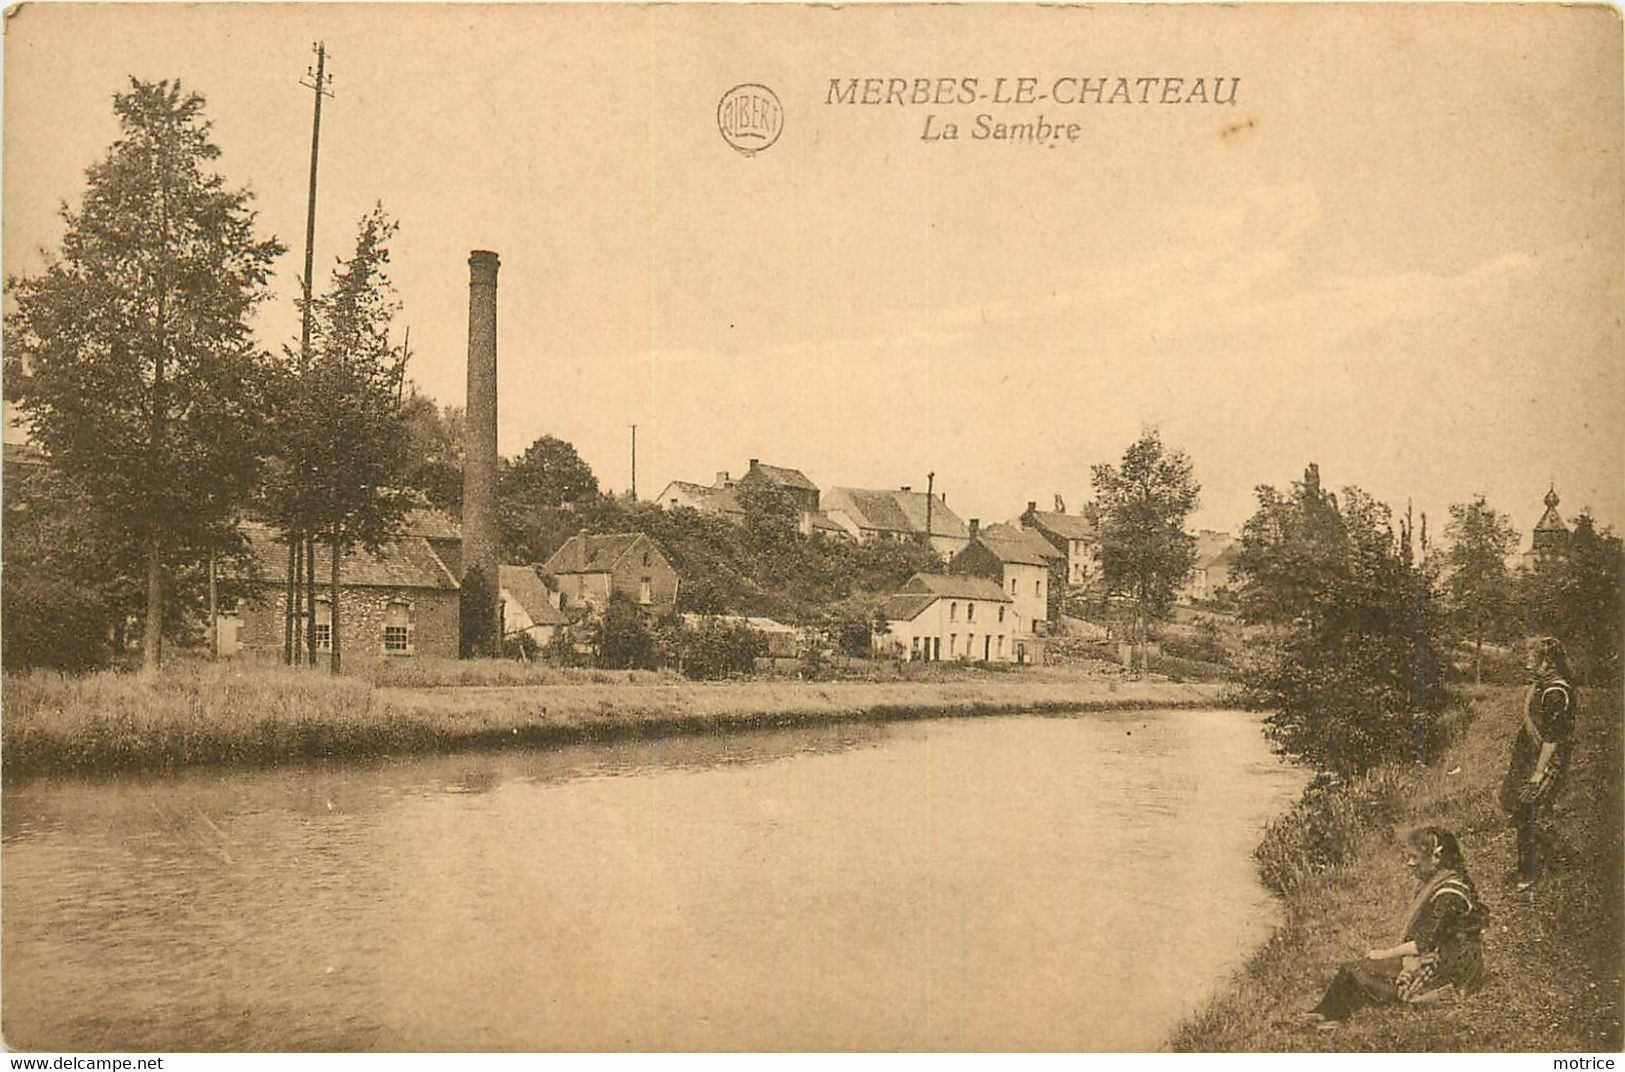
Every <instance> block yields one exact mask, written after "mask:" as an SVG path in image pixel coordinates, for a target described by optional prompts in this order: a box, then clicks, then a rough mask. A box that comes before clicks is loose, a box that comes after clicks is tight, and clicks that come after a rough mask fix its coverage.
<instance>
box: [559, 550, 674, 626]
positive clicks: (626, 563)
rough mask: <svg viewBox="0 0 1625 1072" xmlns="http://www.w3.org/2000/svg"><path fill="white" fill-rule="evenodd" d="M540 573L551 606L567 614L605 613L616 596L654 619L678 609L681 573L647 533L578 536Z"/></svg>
mask: <svg viewBox="0 0 1625 1072" xmlns="http://www.w3.org/2000/svg"><path fill="white" fill-rule="evenodd" d="M540 573H541V575H542V578H543V581H544V583H545V584H546V585H547V589H548V592H549V596H550V602H551V603H552V604H553V606H554V608H555V609H556V610H559V611H562V612H564V613H566V614H568V613H569V612H570V611H571V610H574V609H577V608H581V607H590V608H592V609H593V610H597V611H602V610H603V609H604V608H605V607H607V606H608V605H609V601H610V597H611V596H613V595H616V594H619V595H624V596H626V597H627V598H628V599H630V600H631V601H632V602H633V603H636V604H637V605H638V606H640V607H642V608H643V609H644V610H645V611H647V612H648V613H650V614H654V615H666V614H670V613H672V612H673V611H674V610H676V608H677V586H678V578H677V571H676V570H675V569H673V568H672V565H671V562H670V561H669V560H668V559H667V558H666V556H665V553H664V552H662V551H661V550H660V548H659V547H658V546H656V544H655V542H654V541H653V540H651V539H649V537H647V536H645V535H644V534H643V533H641V532H625V533H617V534H613V535H607V536H596V535H588V534H586V533H580V534H578V535H575V536H572V537H570V538H569V539H568V540H565V541H564V545H563V546H562V547H560V548H559V549H558V550H557V551H555V552H553V555H552V557H550V558H549V559H548V560H547V561H546V562H544V563H543V564H542V566H541V568H540Z"/></svg>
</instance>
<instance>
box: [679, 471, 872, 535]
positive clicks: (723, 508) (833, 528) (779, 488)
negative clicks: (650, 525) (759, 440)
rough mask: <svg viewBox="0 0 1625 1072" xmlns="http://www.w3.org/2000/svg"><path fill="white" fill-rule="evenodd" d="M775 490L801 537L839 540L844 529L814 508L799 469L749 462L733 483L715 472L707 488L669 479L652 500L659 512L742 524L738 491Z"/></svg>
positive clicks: (814, 492)
mask: <svg viewBox="0 0 1625 1072" xmlns="http://www.w3.org/2000/svg"><path fill="white" fill-rule="evenodd" d="M753 487H755V488H764V489H770V490H772V491H776V492H778V493H779V494H781V495H782V496H783V497H784V500H785V502H786V503H788V504H789V506H790V508H791V510H792V511H794V513H795V515H796V528H797V529H798V530H799V531H800V532H801V534H802V535H804V536H823V537H829V538H834V539H842V538H846V537H847V536H848V533H847V530H846V529H845V528H844V527H843V526H841V525H839V524H837V523H836V522H835V521H833V520H831V518H830V517H829V515H827V514H825V513H824V512H823V511H821V510H820V509H819V508H818V500H819V497H820V493H819V490H818V485H817V484H814V483H813V482H812V481H811V480H810V479H808V477H807V474H806V473H803V472H802V471H801V470H800V469H790V468H788V467H786V466H782V465H766V464H764V463H763V462H762V460H761V459H760V458H752V459H751V460H750V468H749V469H747V470H746V472H745V475H744V476H742V477H740V478H739V479H737V480H735V479H734V478H733V477H732V476H730V475H729V474H728V472H727V470H719V471H718V472H717V475H716V480H715V481H714V482H713V483H711V484H710V485H705V484H693V483H690V482H688V481H686V480H673V481H672V482H671V483H669V484H667V485H666V487H665V490H663V491H662V492H661V493H660V496H659V498H657V499H656V500H655V502H656V503H658V504H659V505H660V507H661V508H662V509H665V510H677V509H681V508H684V507H686V508H688V509H690V510H698V511H699V512H700V513H702V514H713V515H716V516H720V517H726V518H727V519H728V520H730V521H736V522H738V521H744V520H745V518H746V517H747V516H749V511H748V510H747V509H746V507H745V500H743V499H741V498H740V494H739V493H740V492H741V491H748V490H749V489H751V488H753Z"/></svg>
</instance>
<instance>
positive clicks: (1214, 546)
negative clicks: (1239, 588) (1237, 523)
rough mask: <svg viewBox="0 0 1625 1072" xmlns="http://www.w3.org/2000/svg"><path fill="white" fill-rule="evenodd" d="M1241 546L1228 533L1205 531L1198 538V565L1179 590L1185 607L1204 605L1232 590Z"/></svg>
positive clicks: (1180, 598) (1195, 564) (1197, 535)
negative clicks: (1196, 604) (1198, 603)
mask: <svg viewBox="0 0 1625 1072" xmlns="http://www.w3.org/2000/svg"><path fill="white" fill-rule="evenodd" d="M1240 553H1241V544H1240V543H1239V542H1238V541H1237V540H1236V538H1235V537H1234V536H1232V535H1230V534H1229V533H1228V532H1214V531H1212V530H1211V529H1202V530H1201V531H1199V532H1197V534H1196V561H1195V563H1194V564H1193V565H1192V566H1191V574H1190V576H1189V577H1187V578H1186V579H1185V583H1184V584H1183V585H1181V586H1180V589H1179V593H1178V595H1179V600H1180V602H1183V603H1193V602H1205V601H1207V600H1210V599H1214V598H1216V597H1217V596H1218V595H1219V594H1220V592H1221V591H1223V590H1226V589H1229V588H1230V587H1231V584H1232V582H1233V581H1234V580H1235V570H1236V561H1237V558H1238V557H1239V555H1240Z"/></svg>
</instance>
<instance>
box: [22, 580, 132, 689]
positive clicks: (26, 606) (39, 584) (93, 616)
mask: <svg viewBox="0 0 1625 1072" xmlns="http://www.w3.org/2000/svg"><path fill="white" fill-rule="evenodd" d="M15 573H16V571H13V570H8V571H7V572H6V578H5V596H4V602H5V613H4V614H3V615H0V629H3V631H4V636H3V646H0V652H3V654H4V660H5V669H6V670H7V671H8V672H11V671H17V670H26V669H31V668H39V669H43V670H63V671H66V672H69V673H82V672H84V671H86V670H93V669H96V668H97V667H101V666H105V665H107V661H108V658H109V657H110V655H111V651H110V647H109V644H108V638H109V637H110V636H111V635H112V622H111V621H109V613H108V610H107V607H106V606H105V605H104V604H103V603H102V601H101V600H99V599H98V598H97V597H96V595H95V593H93V592H90V591H88V590H86V589H83V588H80V587H79V586H77V585H74V584H71V583H69V582H67V581H61V580H57V579H55V578H50V577H31V576H28V575H26V574H23V575H20V576H17V575H14V574H15Z"/></svg>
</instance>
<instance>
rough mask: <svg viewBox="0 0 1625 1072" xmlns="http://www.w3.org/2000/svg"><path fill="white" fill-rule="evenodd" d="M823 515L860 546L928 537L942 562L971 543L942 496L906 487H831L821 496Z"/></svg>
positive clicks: (964, 528) (963, 527)
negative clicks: (885, 488) (862, 544)
mask: <svg viewBox="0 0 1625 1072" xmlns="http://www.w3.org/2000/svg"><path fill="white" fill-rule="evenodd" d="M824 513H825V514H826V515H828V517H829V518H830V519H831V520H832V521H834V522H835V523H836V524H838V525H840V526H841V528H842V529H844V530H845V531H846V533H847V535H848V536H850V537H851V538H852V539H854V540H856V541H857V542H859V543H875V542H877V541H883V540H895V541H898V542H903V541H907V540H913V539H918V538H927V537H928V538H929V540H930V544H931V548H932V550H934V551H936V553H937V554H938V555H939V556H940V557H941V558H942V560H943V561H945V562H946V561H947V560H949V559H951V558H952V557H953V556H954V555H956V554H958V553H959V552H961V551H963V550H964V549H965V548H966V547H967V546H968V545H969V544H970V528H969V526H967V525H966V524H965V522H964V521H963V520H962V519H961V518H960V517H959V515H958V514H956V513H954V512H953V511H952V510H950V509H948V500H947V497H946V496H945V495H941V494H938V495H930V496H928V495H927V494H926V493H925V492H923V491H915V490H913V489H912V488H909V487H902V488H899V489H897V490H896V491H879V490H874V489H869V488H831V489H829V492H828V493H827V494H825V495H824Z"/></svg>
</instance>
